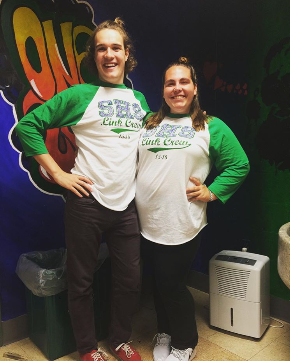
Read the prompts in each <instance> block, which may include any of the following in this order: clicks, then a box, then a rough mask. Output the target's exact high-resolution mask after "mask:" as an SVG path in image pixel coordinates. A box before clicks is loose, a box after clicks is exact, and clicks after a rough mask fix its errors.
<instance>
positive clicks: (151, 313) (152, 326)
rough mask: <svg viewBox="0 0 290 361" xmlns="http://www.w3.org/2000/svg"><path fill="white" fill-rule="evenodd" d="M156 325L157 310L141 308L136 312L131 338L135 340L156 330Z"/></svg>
mask: <svg viewBox="0 0 290 361" xmlns="http://www.w3.org/2000/svg"><path fill="white" fill-rule="evenodd" d="M156 325H157V323H156V313H155V309H154V308H153V309H152V308H148V307H145V306H143V307H141V309H140V310H139V311H138V312H136V314H135V315H134V318H133V332H132V336H131V338H132V339H135V338H137V337H139V336H140V335H142V334H146V333H148V332H150V331H152V330H156Z"/></svg>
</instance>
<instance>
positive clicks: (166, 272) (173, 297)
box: [142, 235, 200, 350]
mask: <svg viewBox="0 0 290 361" xmlns="http://www.w3.org/2000/svg"><path fill="white" fill-rule="evenodd" d="M199 244H200V235H198V236H196V237H195V238H194V239H192V240H191V241H189V242H187V243H184V244H181V245H177V246H167V245H161V244H157V243H154V242H150V241H148V240H146V239H144V238H142V257H143V258H144V262H145V264H146V262H148V264H149V265H151V266H152V269H153V294H154V303H155V309H156V314H157V324H158V333H163V332H165V333H167V334H168V335H170V336H171V346H173V347H174V348H177V349H179V350H184V349H186V348H189V347H191V348H195V346H196V345H197V341H198V333H197V328H196V321H195V306H194V300H193V298H192V296H191V293H190V292H189V290H188V289H187V287H186V278H187V275H188V272H189V270H190V266H191V264H192V261H193V259H194V257H195V255H196V252H197V250H198V247H199Z"/></svg>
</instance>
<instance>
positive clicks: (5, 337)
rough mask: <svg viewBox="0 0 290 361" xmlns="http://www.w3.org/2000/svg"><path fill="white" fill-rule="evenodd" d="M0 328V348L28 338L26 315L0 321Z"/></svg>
mask: <svg viewBox="0 0 290 361" xmlns="http://www.w3.org/2000/svg"><path fill="white" fill-rule="evenodd" d="M0 327H1V328H2V345H0V346H5V345H8V344H9V343H13V342H16V341H19V340H22V339H23V338H26V337H28V320H27V315H22V316H19V317H15V318H12V319H11V320H8V321H2V322H1V326H0Z"/></svg>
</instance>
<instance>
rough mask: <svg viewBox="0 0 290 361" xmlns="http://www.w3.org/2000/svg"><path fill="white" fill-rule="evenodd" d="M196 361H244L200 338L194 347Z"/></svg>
mask: <svg viewBox="0 0 290 361" xmlns="http://www.w3.org/2000/svg"><path fill="white" fill-rule="evenodd" d="M196 351H197V355H196V358H195V359H194V360H196V361H245V359H243V358H241V357H239V356H237V355H235V354H233V353H231V352H229V351H226V350H224V349H223V348H222V347H220V346H218V345H216V344H214V343H212V342H209V341H208V340H206V339H204V338H202V337H200V338H199V342H198V345H197V347H196Z"/></svg>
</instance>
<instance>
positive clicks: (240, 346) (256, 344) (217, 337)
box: [208, 327, 285, 360]
mask: <svg viewBox="0 0 290 361" xmlns="http://www.w3.org/2000/svg"><path fill="white" fill-rule="evenodd" d="M284 333H285V329H284V328H272V327H269V328H268V330H267V331H266V333H265V334H264V336H263V337H262V338H261V339H254V338H250V337H246V336H241V335H237V334H233V333H230V332H227V331H222V330H221V331H219V332H217V333H216V334H214V335H213V336H210V337H208V340H209V341H210V342H213V343H215V344H217V345H219V346H221V347H223V348H224V349H226V350H228V351H230V352H232V353H234V354H236V355H238V356H240V357H243V358H245V359H246V360H249V359H250V358H251V357H253V356H254V355H256V354H257V353H258V352H260V351H261V350H263V349H264V348H265V347H266V346H268V345H269V344H270V343H272V342H273V341H274V340H276V339H278V338H279V337H281V336H282V335H283V334H284Z"/></svg>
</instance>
